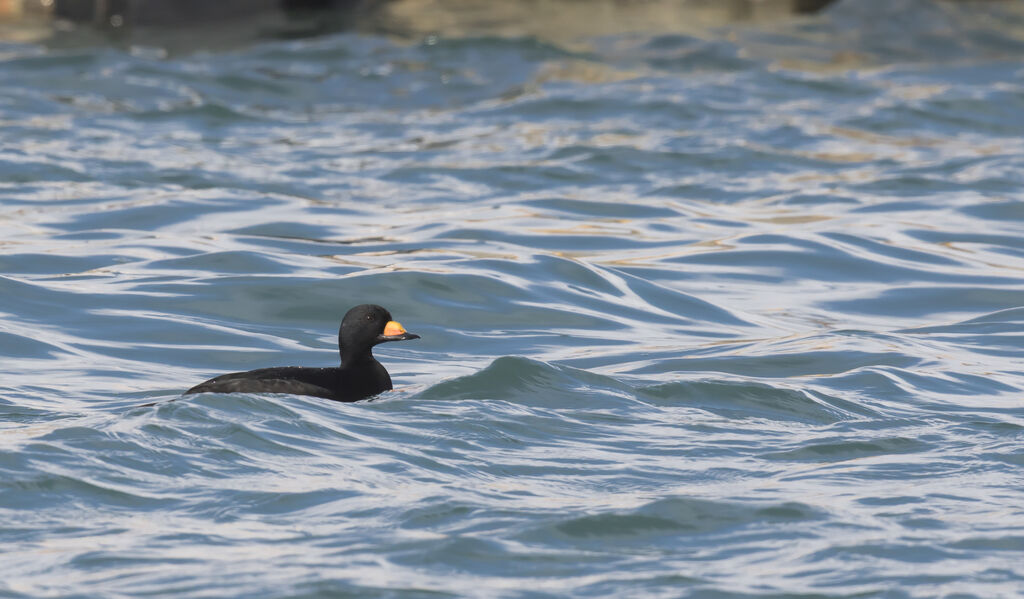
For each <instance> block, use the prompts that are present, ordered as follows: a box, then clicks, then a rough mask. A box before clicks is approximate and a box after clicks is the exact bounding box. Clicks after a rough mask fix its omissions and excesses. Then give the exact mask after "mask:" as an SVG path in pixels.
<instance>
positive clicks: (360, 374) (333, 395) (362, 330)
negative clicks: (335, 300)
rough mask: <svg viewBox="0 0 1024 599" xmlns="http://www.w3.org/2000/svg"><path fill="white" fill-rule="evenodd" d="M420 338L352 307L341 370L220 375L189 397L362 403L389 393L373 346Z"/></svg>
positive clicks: (341, 343)
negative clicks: (266, 396) (276, 396)
mask: <svg viewBox="0 0 1024 599" xmlns="http://www.w3.org/2000/svg"><path fill="white" fill-rule="evenodd" d="M407 339H419V335H413V334H412V333H407V332H406V331H405V328H403V327H402V325H400V324H399V323H397V322H395V321H394V320H392V319H391V314H390V313H389V312H388V311H387V310H385V309H384V308H382V307H380V306H376V305H373V304H363V305H360V306H356V307H355V308H352V309H351V310H349V311H348V312H347V313H346V314H345V318H343V319H342V320H341V327H340V328H339V329H338V351H339V353H340V354H341V366H339V367H337V368H305V367H302V366H284V367H278V368H261V369H259V370H249V371H247V372H233V373H231V374H222V375H221V376H218V377H216V378H212V379H210V380H208V381H206V382H203V383H200V384H198V385H196V386H195V387H192V388H191V389H189V390H188V391H186V392H185V395H188V394H190V393H290V394H292V395H312V396H314V397H324V398H327V399H333V400H335V401H359V400H360V399H366V398H367V397H372V396H374V395H377V394H378V393H381V392H382V391H387V390H389V389H391V376H390V375H388V371H387V370H386V369H385V368H384V366H383V365H381V363H380V362H378V361H377V360H376V358H374V357H373V346H375V345H378V344H380V343H386V342H388V341H404V340H407Z"/></svg>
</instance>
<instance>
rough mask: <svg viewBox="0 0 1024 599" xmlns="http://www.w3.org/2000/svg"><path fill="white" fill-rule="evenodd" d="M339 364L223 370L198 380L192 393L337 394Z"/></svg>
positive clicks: (325, 396) (323, 395)
mask: <svg viewBox="0 0 1024 599" xmlns="http://www.w3.org/2000/svg"><path fill="white" fill-rule="evenodd" d="M338 370H339V369H338V368H304V367H301V366H284V367H279V368H261V369H259V370H249V371H247V372H232V373H230V374H222V375H220V376H218V377H215V378H212V379H210V380H208V381H205V382H202V383H199V384H198V385H196V386H195V387H192V388H191V389H189V390H188V391H186V392H185V395H188V394H190V393H289V394H291V395H311V396H313V397H324V398H327V399H337V398H336V395H337V393H336V387H337V382H338V376H337V372H336V371H338Z"/></svg>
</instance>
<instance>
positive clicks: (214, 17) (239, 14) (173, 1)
mask: <svg viewBox="0 0 1024 599" xmlns="http://www.w3.org/2000/svg"><path fill="white" fill-rule="evenodd" d="M50 2H51V3H52V5H53V15H54V16H55V17H57V18H59V19H66V20H68V21H72V22H75V23H93V24H95V25H110V26H113V27H120V26H121V25H138V26H144V27H160V26H169V27H173V26H178V25H188V24H192V23H204V22H210V21H223V20H230V19H238V18H244V17H248V16H251V15H253V14H257V13H264V12H272V11H284V12H286V13H290V12H304V11H316V10H324V11H326V10H344V9H355V8H360V7H363V6H366V5H369V4H375V3H379V0H378V1H377V2H375V1H374V0H216V1H210V0H50Z"/></svg>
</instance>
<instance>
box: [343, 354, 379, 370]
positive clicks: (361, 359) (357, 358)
mask: <svg viewBox="0 0 1024 599" xmlns="http://www.w3.org/2000/svg"><path fill="white" fill-rule="evenodd" d="M377 363H378V362H377V359H376V358H374V357H373V352H370V351H366V352H363V353H361V354H348V353H346V352H344V351H342V352H341V367H342V368H358V367H359V366H364V367H365V366H367V365H370V364H377Z"/></svg>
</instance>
